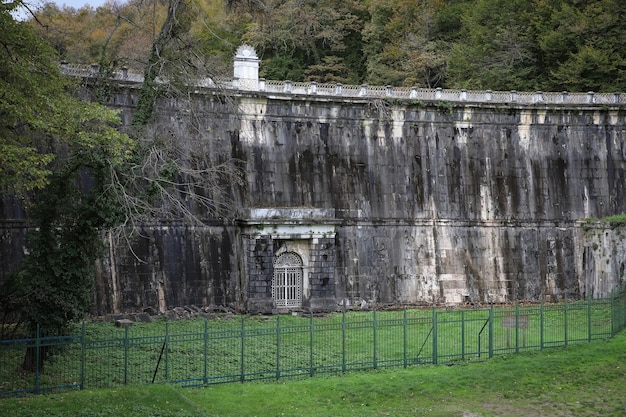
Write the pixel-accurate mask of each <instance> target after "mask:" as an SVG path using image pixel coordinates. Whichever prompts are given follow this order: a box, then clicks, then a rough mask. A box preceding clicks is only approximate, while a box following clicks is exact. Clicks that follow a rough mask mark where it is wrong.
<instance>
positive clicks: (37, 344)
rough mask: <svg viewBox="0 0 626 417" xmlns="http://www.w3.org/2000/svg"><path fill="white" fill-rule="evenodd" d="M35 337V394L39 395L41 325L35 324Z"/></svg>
mask: <svg viewBox="0 0 626 417" xmlns="http://www.w3.org/2000/svg"><path fill="white" fill-rule="evenodd" d="M35 337H36V339H35V394H37V395H39V394H40V392H39V362H40V361H41V325H40V324H39V323H37V333H36V335H35Z"/></svg>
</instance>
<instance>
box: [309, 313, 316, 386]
mask: <svg viewBox="0 0 626 417" xmlns="http://www.w3.org/2000/svg"><path fill="white" fill-rule="evenodd" d="M310 317H311V319H310V322H309V346H310V349H309V376H313V375H314V374H315V370H314V369H313V332H314V324H313V311H311V315H310Z"/></svg>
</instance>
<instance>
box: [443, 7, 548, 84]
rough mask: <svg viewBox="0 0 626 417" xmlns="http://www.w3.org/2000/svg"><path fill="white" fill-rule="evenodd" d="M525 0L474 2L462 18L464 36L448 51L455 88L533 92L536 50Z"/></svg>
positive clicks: (530, 11)
mask: <svg viewBox="0 0 626 417" xmlns="http://www.w3.org/2000/svg"><path fill="white" fill-rule="evenodd" d="M534 13H535V10H534V7H533V4H532V2H529V1H527V0H477V1H476V2H475V4H473V5H472V7H471V8H467V9H466V10H465V13H464V14H463V35H464V36H462V37H461V40H460V41H459V42H458V43H456V44H455V45H454V46H453V48H452V51H451V55H450V61H449V75H450V82H451V83H452V84H453V85H454V86H455V87H464V88H472V89H493V90H511V89H517V90H534V89H536V88H537V86H536V79H535V78H536V63H537V55H538V54H537V47H536V42H535V40H534V37H533V32H532V28H531V27H530V25H529V22H530V18H531V16H533V15H534Z"/></svg>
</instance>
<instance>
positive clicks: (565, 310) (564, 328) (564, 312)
mask: <svg viewBox="0 0 626 417" xmlns="http://www.w3.org/2000/svg"><path fill="white" fill-rule="evenodd" d="M563 331H564V336H565V346H567V338H568V331H567V297H566V298H565V302H564V303H563Z"/></svg>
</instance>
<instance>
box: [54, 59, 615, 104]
mask: <svg viewBox="0 0 626 417" xmlns="http://www.w3.org/2000/svg"><path fill="white" fill-rule="evenodd" d="M61 71H62V73H64V74H66V75H68V76H73V77H84V78H97V77H108V78H110V79H113V80H117V81H120V82H129V83H141V82H143V78H144V77H143V74H138V73H134V72H132V71H130V70H128V69H127V68H122V69H120V70H116V71H112V72H110V73H102V72H100V70H99V67H98V66H97V65H95V64H92V65H89V66H87V65H69V64H66V63H62V64H61ZM157 82H161V83H164V82H166V81H165V80H162V79H160V80H157ZM194 82H195V85H196V86H197V87H198V88H209V89H211V88H215V89H222V90H234V91H254V92H259V93H265V94H287V95H294V96H326V97H328V96H331V97H344V98H380V99H398V100H415V101H421V100H423V101H449V102H470V103H511V104H530V105H539V104H553V105H568V104H571V105H615V104H623V103H624V102H626V100H624V99H623V98H622V95H621V93H619V92H615V93H594V92H592V91H589V92H586V93H570V92H567V91H563V92H541V91H536V92H518V91H490V90H486V91H477V90H465V89H461V90H458V89H442V88H417V87H393V86H369V85H366V84H363V85H360V86H357V85H344V84H341V83H337V84H329V83H323V84H319V83H317V82H315V81H310V82H293V81H289V80H287V81H277V80H266V79H264V78H260V79H258V80H252V79H237V78H215V79H211V78H203V79H200V80H196V81H194Z"/></svg>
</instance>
